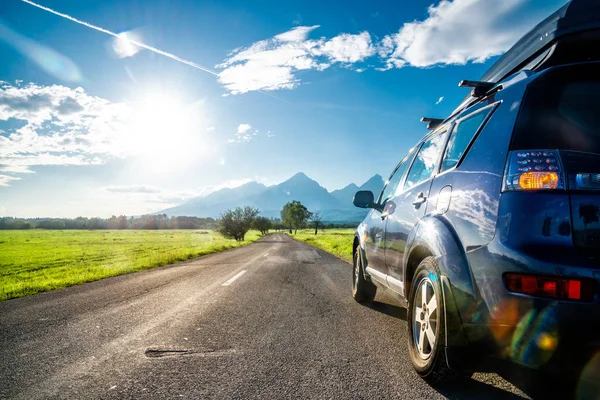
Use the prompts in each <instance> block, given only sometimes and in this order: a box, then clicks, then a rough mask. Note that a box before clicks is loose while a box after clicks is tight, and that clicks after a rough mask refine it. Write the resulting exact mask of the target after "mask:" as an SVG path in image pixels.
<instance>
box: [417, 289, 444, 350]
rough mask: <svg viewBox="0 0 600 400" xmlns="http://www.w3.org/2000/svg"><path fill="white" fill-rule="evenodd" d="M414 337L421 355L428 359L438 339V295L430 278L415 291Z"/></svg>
mask: <svg viewBox="0 0 600 400" xmlns="http://www.w3.org/2000/svg"><path fill="white" fill-rule="evenodd" d="M414 302H415V307H414V318H413V339H414V345H415V348H416V349H417V353H418V354H419V357H421V358H422V359H423V360H427V359H428V358H429V357H430V356H431V353H432V351H433V348H434V345H435V342H436V340H437V337H436V332H437V331H438V329H437V324H438V315H437V296H436V294H435V291H434V289H433V284H432V283H431V280H429V278H424V279H423V280H421V281H420V282H419V286H418V287H417V292H416V293H415V299H414Z"/></svg>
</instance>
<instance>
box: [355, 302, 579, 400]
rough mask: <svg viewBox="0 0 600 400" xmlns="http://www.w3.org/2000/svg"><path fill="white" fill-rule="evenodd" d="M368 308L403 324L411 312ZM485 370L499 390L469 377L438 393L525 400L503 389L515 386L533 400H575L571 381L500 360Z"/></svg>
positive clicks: (380, 306) (388, 307)
mask: <svg viewBox="0 0 600 400" xmlns="http://www.w3.org/2000/svg"><path fill="white" fill-rule="evenodd" d="M384 300H385V298H384ZM392 302H394V301H393V300H392ZM365 307H368V308H370V309H371V310H374V311H378V312H380V313H382V314H385V315H388V316H390V317H393V318H397V319H400V320H402V321H406V320H407V314H406V312H407V310H406V308H404V307H401V306H400V305H395V304H389V303H387V302H384V301H373V302H372V303H370V304H365ZM483 369H484V371H481V372H494V373H496V374H497V375H498V378H497V379H498V386H493V385H490V384H488V383H484V382H481V381H479V380H477V379H476V376H477V375H475V376H474V377H473V378H468V377H465V378H463V379H459V380H457V381H455V382H452V383H448V384H444V385H441V386H437V387H435V389H436V390H437V391H438V392H439V393H440V394H442V395H444V396H445V397H447V398H449V399H522V398H523V397H522V396H519V395H517V394H514V393H511V392H510V391H509V389H508V387H507V388H506V389H504V388H503V387H502V386H507V385H508V384H511V385H513V386H514V387H516V388H518V389H519V390H521V391H522V392H523V393H525V394H526V395H527V396H529V397H530V398H532V399H548V398H560V399H562V400H568V399H573V398H575V392H576V388H575V385H574V384H573V383H572V382H568V381H567V379H563V378H553V377H550V376H548V375H542V374H539V373H536V372H535V371H533V370H530V369H528V368H525V367H521V366H518V365H515V364H513V363H510V362H505V361H501V360H496V359H494V360H490V362H489V365H488V363H486V365H485V366H484V367H483ZM502 381H505V382H504V383H502Z"/></svg>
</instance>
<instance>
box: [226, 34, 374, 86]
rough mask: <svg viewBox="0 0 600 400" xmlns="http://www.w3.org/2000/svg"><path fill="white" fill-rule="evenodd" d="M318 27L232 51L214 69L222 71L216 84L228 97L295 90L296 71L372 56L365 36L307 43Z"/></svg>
mask: <svg viewBox="0 0 600 400" xmlns="http://www.w3.org/2000/svg"><path fill="white" fill-rule="evenodd" d="M318 27H319V25H313V26H297V27H295V28H292V29H291V30H289V31H287V32H284V33H281V34H278V35H275V36H274V37H272V38H270V39H266V40H260V41H258V42H255V43H253V44H251V45H250V46H247V47H243V48H239V49H236V50H234V51H233V52H231V53H230V54H229V57H228V58H227V59H226V60H224V61H223V63H221V64H219V65H217V66H216V67H217V68H219V69H221V70H222V71H221V72H220V73H219V78H218V80H219V82H221V83H222V84H223V85H224V86H225V88H226V89H227V90H228V91H229V93H231V94H242V93H247V92H251V91H259V90H266V91H270V90H279V89H294V88H296V87H298V85H299V84H300V79H299V78H298V77H297V76H296V72H298V71H302V70H316V71H323V70H325V69H327V68H329V67H331V65H332V64H334V63H345V64H350V63H356V62H360V61H363V60H364V59H365V58H367V57H369V56H371V55H373V54H375V51H376V49H375V46H373V44H372V41H371V35H369V33H368V32H362V33H359V34H356V35H351V34H347V33H342V34H340V35H338V36H336V37H334V38H332V39H330V40H326V39H325V38H319V39H309V38H308V36H309V34H310V33H311V32H312V31H314V30H315V29H317V28H318Z"/></svg>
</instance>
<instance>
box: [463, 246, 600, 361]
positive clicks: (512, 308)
mask: <svg viewBox="0 0 600 400" xmlns="http://www.w3.org/2000/svg"><path fill="white" fill-rule="evenodd" d="M467 258H468V260H469V265H470V267H471V272H472V277H473V284H474V285H473V286H474V287H475V288H476V289H475V293H474V296H473V297H472V298H471V299H470V301H469V302H474V303H475V304H465V303H466V302H463V303H462V304H461V303H459V304H457V308H458V313H459V315H460V318H461V321H462V327H463V330H464V332H465V337H466V339H467V341H468V343H469V347H474V348H477V349H479V348H485V349H487V350H489V351H491V352H492V353H493V354H494V355H497V356H499V357H501V358H506V359H510V360H511V361H513V362H516V363H518V364H521V365H524V366H527V367H530V368H534V369H544V370H550V371H554V370H560V371H565V370H567V369H576V368H580V367H582V366H584V365H586V364H587V363H588V362H589V360H590V359H591V358H592V357H593V356H594V355H596V354H600V301H599V295H598V290H599V289H600V265H599V266H598V268H590V267H589V265H587V266H585V267H581V266H569V265H564V264H561V265H556V264H553V263H548V262H540V261H539V260H533V259H530V258H528V257H527V256H524V255H522V254H520V253H517V252H512V251H511V250H510V249H507V248H505V247H502V246H501V245H499V244H498V243H496V242H492V243H490V245H488V246H486V247H484V248H481V249H479V250H477V251H475V252H472V253H470V254H468V255H467ZM507 272H512V273H524V274H539V275H555V276H562V277H578V278H584V277H585V278H592V279H595V280H596V281H597V284H596V293H595V296H594V300H593V301H592V302H577V301H558V300H552V299H542V298H536V297H531V296H527V295H522V294H515V293H511V292H509V291H508V290H507V289H506V287H505V285H504V281H503V279H502V276H503V275H504V274H505V273H507ZM599 359H600V357H599Z"/></svg>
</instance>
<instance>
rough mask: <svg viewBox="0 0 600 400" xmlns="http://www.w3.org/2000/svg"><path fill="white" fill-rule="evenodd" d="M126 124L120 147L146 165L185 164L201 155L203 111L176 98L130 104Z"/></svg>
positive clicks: (156, 95)
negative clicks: (124, 138)
mask: <svg viewBox="0 0 600 400" xmlns="http://www.w3.org/2000/svg"><path fill="white" fill-rule="evenodd" d="M129 121H130V122H129V124H128V126H127V129H126V132H125V137H126V140H125V143H123V144H124V146H125V148H126V149H127V150H128V151H129V152H130V153H133V154H135V155H137V156H138V157H140V158H142V159H145V160H147V161H148V164H149V166H160V167H168V166H172V165H175V164H181V163H184V162H187V161H189V160H190V158H193V157H195V156H199V155H201V154H202V153H203V152H204V147H206V146H205V145H206V144H207V143H206V140H205V139H206V137H205V130H206V129H204V125H205V121H204V120H203V118H202V110H201V109H199V106H198V105H197V104H194V105H191V106H190V105H187V104H185V103H184V102H183V101H182V100H181V97H179V96H175V95H172V94H165V93H151V94H148V95H145V96H143V97H141V98H140V99H139V100H138V101H136V102H134V103H133V104H132V106H131V113H130V116H129ZM150 164H152V165H150Z"/></svg>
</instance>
